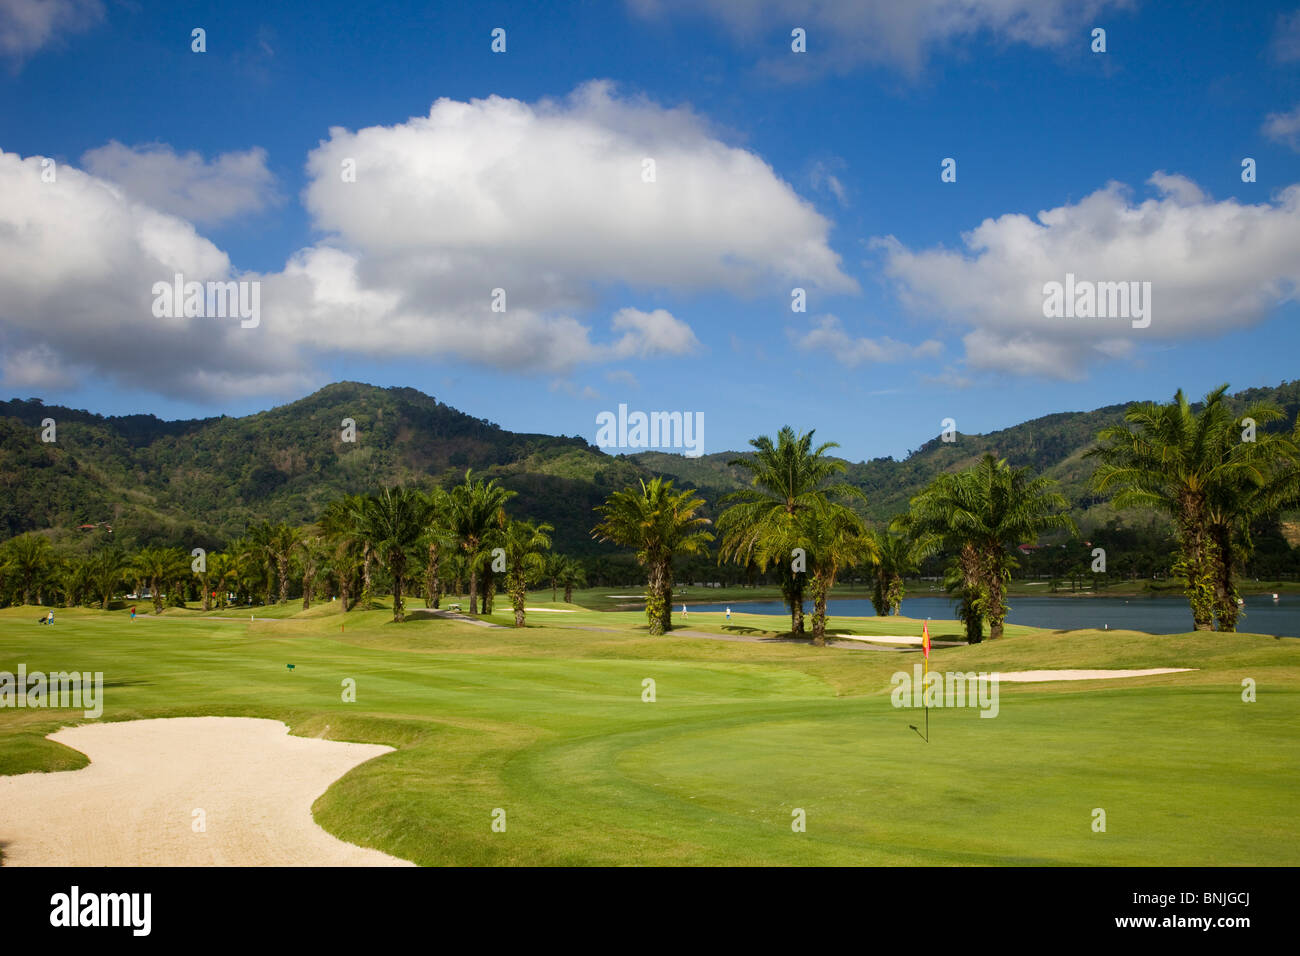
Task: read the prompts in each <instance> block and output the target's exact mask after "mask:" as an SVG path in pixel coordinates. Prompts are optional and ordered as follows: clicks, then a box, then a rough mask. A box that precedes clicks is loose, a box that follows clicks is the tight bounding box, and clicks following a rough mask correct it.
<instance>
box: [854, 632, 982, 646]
mask: <svg viewBox="0 0 1300 956" xmlns="http://www.w3.org/2000/svg"><path fill="white" fill-rule="evenodd" d="M831 637H842V638H844V639H845V640H846V641H871V642H872V643H875V644H911V645H913V646H915V647H920V646H921V639H920V638H919V637H894V636H887V635H884V634H832V635H831ZM965 644H966V642H965V641H936V640H933V639H932V640H931V641H930V645H931V646H932V647H963V646H964V645H965Z"/></svg>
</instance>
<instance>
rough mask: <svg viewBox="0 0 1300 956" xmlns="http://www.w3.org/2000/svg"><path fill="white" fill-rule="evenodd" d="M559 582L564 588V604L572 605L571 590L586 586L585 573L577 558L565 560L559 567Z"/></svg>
mask: <svg viewBox="0 0 1300 956" xmlns="http://www.w3.org/2000/svg"><path fill="white" fill-rule="evenodd" d="M559 582H560V584H561V585H562V586H563V587H564V603H565V604H572V603H573V589H574V588H575V587H578V588H581V587H586V586H587V571H586V569H585V568H584V567H583V566H582V562H581V561H579V560H578V559H577V558H565V559H564V563H563V564H562V565H561V566H560V573H559Z"/></svg>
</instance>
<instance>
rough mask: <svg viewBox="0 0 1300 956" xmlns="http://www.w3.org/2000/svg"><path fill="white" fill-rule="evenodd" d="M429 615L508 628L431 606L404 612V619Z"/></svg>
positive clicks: (446, 619)
mask: <svg viewBox="0 0 1300 956" xmlns="http://www.w3.org/2000/svg"><path fill="white" fill-rule="evenodd" d="M430 617H440V618H442V619H443V620H444V621H460V622H462V623H464V624H473V625H475V626H476V627H499V628H502V629H504V630H509V628H506V626H505V625H504V624H493V623H492V622H491V621H484V620H483V619H482V618H477V617H470V616H469V615H468V614H461V613H459V612H457V611H444V610H434V609H433V608H418V609H417V610H414V611H407V612H406V619H407V620H408V621H409V620H412V619H416V620H418V619H420V618H430Z"/></svg>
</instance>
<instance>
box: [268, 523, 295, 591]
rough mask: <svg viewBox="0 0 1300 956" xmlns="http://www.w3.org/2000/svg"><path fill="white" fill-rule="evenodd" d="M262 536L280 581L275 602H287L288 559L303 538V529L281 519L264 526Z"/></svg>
mask: <svg viewBox="0 0 1300 956" xmlns="http://www.w3.org/2000/svg"><path fill="white" fill-rule="evenodd" d="M263 537H264V540H263V547H265V548H266V554H267V557H268V558H269V559H270V560H271V562H272V563H273V565H274V568H275V572H276V577H277V578H278V579H279V582H280V599H279V601H278V602H277V603H279V604H288V603H289V559H290V558H292V557H293V554H294V552H295V551H297V550H298V545H299V542H301V541H302V538H303V531H302V529H301V528H295V527H294V526H293V525H291V524H288V523H286V522H283V521H281V522H280V523H279V524H276V525H271V526H269V527H268V528H266V529H265V530H264V531H263Z"/></svg>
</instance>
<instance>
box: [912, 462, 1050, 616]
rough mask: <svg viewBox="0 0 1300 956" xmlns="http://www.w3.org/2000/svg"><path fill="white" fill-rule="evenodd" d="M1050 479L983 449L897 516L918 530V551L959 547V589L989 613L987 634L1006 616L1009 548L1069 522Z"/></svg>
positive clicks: (934, 484) (957, 548) (933, 484)
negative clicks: (970, 462)
mask: <svg viewBox="0 0 1300 956" xmlns="http://www.w3.org/2000/svg"><path fill="white" fill-rule="evenodd" d="M1055 484H1056V482H1055V481H1054V480H1052V479H1050V478H1047V477H1044V476H1038V477H1034V476H1033V474H1032V472H1031V471H1030V469H1028V468H1010V467H1008V466H1007V463H1006V461H1005V460H999V459H997V458H995V457H994V456H993V455H991V454H985V455H984V456H983V457H982V458H981V459H980V460H979V461H978V462H977V463H976V464H975V465H973V466H971V467H970V468H968V469H966V470H965V471H962V472H958V473H956V474H943V475H940V476H938V477H937V478H936V479H935V480H934V481H933V482H931V483H930V485H929V486H928V487H927V488H926V489H925V490H924V491H922V492H921V494H919V495H917V496H916V497H915V498H913V499H912V501H911V511H910V512H909V513H908V515H906V516H903V517H901V518H900V519H899V520H898V521H896V522H895V524H896V525H898V526H900V527H901V529H902V530H909V531H912V532H913V533H916V534H918V535H920V536H922V537H921V540H922V542H923V543H922V544H921V546H920V547H921V551H922V552H927V551H931V550H934V549H935V548H937V547H944V548H947V549H950V550H955V551H957V552H958V561H959V566H960V568H961V572H962V577H963V594H964V595H965V596H966V597H967V598H968V599H973V600H974V601H975V603H976V606H977V607H978V609H979V611H980V614H981V616H982V617H985V618H987V619H988V622H989V637H990V638H991V639H996V638H999V637H1001V636H1002V632H1003V627H1004V622H1005V621H1006V616H1007V605H1006V581H1007V577H1008V576H1009V574H1010V568H1011V555H1010V554H1009V553H1008V548H1010V547H1012V546H1014V545H1015V544H1017V543H1018V542H1023V541H1033V540H1034V539H1036V538H1037V537H1038V535H1040V534H1043V533H1044V532H1047V531H1051V530H1056V529H1061V528H1066V529H1070V530H1074V522H1073V521H1072V520H1071V519H1070V517H1069V516H1068V515H1066V514H1064V513H1062V512H1063V511H1064V509H1065V508H1066V507H1068V502H1067V501H1066V500H1065V498H1064V496H1062V495H1061V494H1060V493H1059V492H1056V491H1052V490H1050V489H1051V488H1052V487H1053V486H1054V485H1055ZM976 595H977V597H976ZM971 637H974V638H975V640H976V641H978V640H979V635H978V634H976V635H971V634H970V633H969V632H968V634H967V639H968V640H969V639H971Z"/></svg>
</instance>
